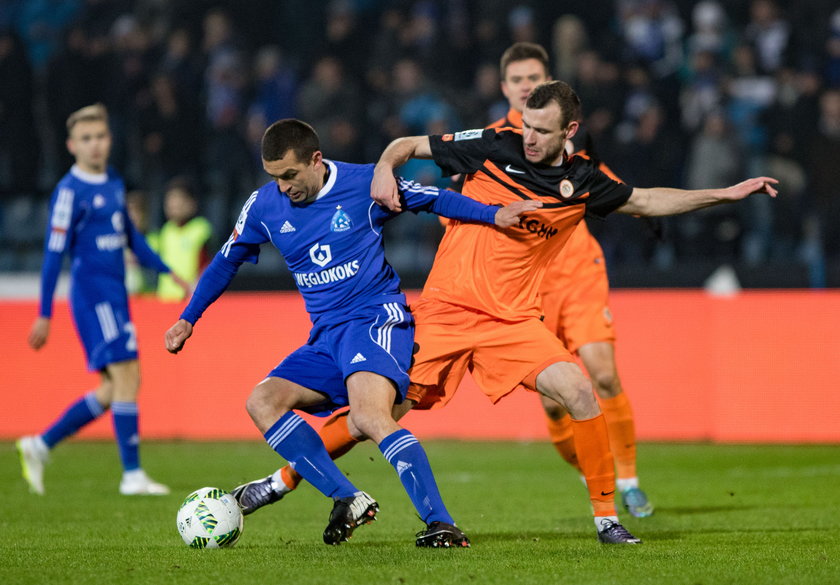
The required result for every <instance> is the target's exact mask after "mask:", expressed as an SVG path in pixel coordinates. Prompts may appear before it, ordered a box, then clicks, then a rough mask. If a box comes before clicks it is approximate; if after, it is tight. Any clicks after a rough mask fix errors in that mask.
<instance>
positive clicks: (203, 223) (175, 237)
mask: <svg viewBox="0 0 840 585" xmlns="http://www.w3.org/2000/svg"><path fill="white" fill-rule="evenodd" d="M163 214H164V216H166V222H165V223H164V224H163V227H161V228H160V231H157V232H154V233H152V234H149V238H148V239H149V245H150V246H151V247H152V249H153V250H155V251H156V252H157V253H158V254H160V257H161V258H162V259H163V261H164V262H166V264H167V265H169V267H170V268H172V273H173V274H177V275H178V276H180V277H181V278H183V279H184V280H185V281H186V282H188V283H190V285H191V286H192V285H195V282H196V281H197V280H198V275H199V274H201V271H202V270H203V269H204V268H205V267H206V266H207V264H208V262H209V261H210V258H209V253H208V251H207V244H208V242H209V241H210V236H211V235H212V233H213V228H212V227H211V226H210V222H209V221H207V219H206V218H204V217H201V216H199V215H198V201H197V200H196V196H195V191H194V189H193V187H192V185H191V184H190V182H189V181H188V180H187V179H185V178H175V179H173V180H172V181H170V182H169V184H168V185H167V187H166V193H165V195H164V197H163ZM186 294H187V293H185V292H184V290H183V289H182V288H181V287H180V286H178V285H177V283H175V281H174V280H173V279H172V276H171V275H169V274H162V275H161V276H160V278H158V285H157V297H158V298H159V299H160V300H162V301H173V302H174V301H181V300H183V299H184V298H185V297H186Z"/></svg>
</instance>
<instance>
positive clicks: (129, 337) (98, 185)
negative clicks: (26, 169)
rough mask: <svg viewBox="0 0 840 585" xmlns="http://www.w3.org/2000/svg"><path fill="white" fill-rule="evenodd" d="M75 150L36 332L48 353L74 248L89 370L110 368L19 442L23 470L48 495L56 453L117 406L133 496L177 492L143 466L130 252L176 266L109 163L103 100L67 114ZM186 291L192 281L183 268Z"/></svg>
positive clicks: (55, 215) (34, 342)
mask: <svg viewBox="0 0 840 585" xmlns="http://www.w3.org/2000/svg"><path fill="white" fill-rule="evenodd" d="M67 132H68V138H67V148H68V150H69V151H70V153H71V154H72V155H73V156H74V157H75V159H76V164H74V165H73V167H72V168H71V169H70V171H69V172H68V173H67V174H66V175H64V177H63V178H62V179H61V181H59V183H58V185H57V186H56V188H55V191H54V192H53V195H52V200H51V202H50V220H49V225H48V226H47V233H46V238H45V251H44V264H43V267H42V270H41V306H40V312H39V315H38V317H37V319H36V320H35V323H34V324H33V325H32V330H31V332H30V334H29V345H30V346H31V347H32V348H33V349H35V350H38V349H40V348H41V347H43V346H44V344H45V343H46V342H47V339H48V338H49V334H50V318H51V316H52V305H53V294H54V292H55V286H56V282H57V280H58V274H59V272H60V270H61V261H62V258H63V256H64V254H65V253H69V254H70V256H71V259H72V265H71V276H70V277H71V286H70V307H71V310H72V312H73V320H74V321H75V324H76V330H77V332H78V335H79V338H80V339H81V341H82V345H83V346H84V350H85V354H86V356H87V362H88V368H89V369H90V370H91V371H98V372H99V373H100V375H101V382H100V384H99V387H98V388H96V389H95V390H91V391H90V392H88V393H87V394H85V395H84V396H82V397H81V398H79V399H78V400H77V401H75V402H74V403H73V404H71V405H70V406H69V407H68V409H67V410H66V411H65V412H64V413H63V414H62V415H61V416H60V417H59V418H58V419H57V420H56V421H55V422H54V423H53V424H52V425H51V426H50V427H49V428H47V430H46V431H44V432H43V433H42V434H40V435H32V436H27V437H22V438H21V439H19V440H18V442H17V448H18V451H19V453H20V460H21V466H22V468H23V476H24V478H25V479H26V480H27V482H28V483H29V487H30V489H31V490H32V491H33V492H35V493H37V494H43V493H44V479H43V472H44V464H45V463H46V462H47V460H48V454H49V451H50V450H51V449H52V448H53V447H55V445H56V444H58V443H59V442H60V441H62V440H63V439H65V438H67V437H69V436H71V435H72V434H74V433H75V432H76V431H78V430H79V429H81V428H82V427H83V426H85V425H87V424H88V423H90V422H91V421H93V420H95V419H96V418H98V417H100V416H102V415H103V414H104V413H105V412H106V411H107V410H108V408H109V407H110V409H111V412H112V416H113V421H114V433H115V435H116V440H117V446H118V447H119V452H120V458H121V460H122V466H123V475H122V480H121V481H120V488H119V489H120V493H121V494H123V495H143V494H146V495H163V494H167V493H169V489H168V488H167V487H166V486H165V485H162V484H160V483H157V482H155V481H152V480H151V479H150V478H149V476H148V475H146V472H145V471H144V470H143V468H142V467H141V466H140V454H139V443H140V442H139V437H138V432H137V427H138V425H137V392H138V389H139V386H140V369H139V366H138V362H137V340H136V338H135V335H134V324H133V323H132V322H131V315H130V314H129V310H128V295H127V293H126V289H125V263H124V259H123V253H124V249H125V247H126V245H127V246H129V247H130V248H131V250H132V251H133V252H134V254H135V255H136V256H137V258H138V260H139V261H140V263H141V264H143V265H144V266H147V267H149V268H152V269H154V270H157V271H158V272H166V273H168V272H169V268H168V267H167V266H166V265H165V264H164V263H163V261H161V259H160V258H159V257H158V256H157V254H155V253H154V252H153V251H152V250H151V249H150V248H149V246H148V245H147V244H146V240H145V239H144V238H143V236H142V235H141V234H140V233H139V232H138V231H137V229H136V228H135V227H134V225H133V224H132V223H131V220H130V219H129V217H128V213H127V211H126V207H125V200H124V199H125V197H124V195H125V187H124V185H123V181H122V179H121V178H120V177H119V175H117V174H116V172H115V171H114V170H113V169H112V168H110V167H108V156H109V154H110V151H111V134H110V131H109V128H108V113H107V111H106V110H105V107H104V106H102V105H101V104H95V105H92V106H87V107H85V108H82V109H80V110H78V111H77V112H74V113H73V114H71V115H70V117H69V118H68V120H67ZM173 277H174V278H176V280H177V281H178V282H180V284H181V285H182V286H184V287H185V289H186V288H187V287H188V285H187V284H186V283H185V282H184V281H183V280H181V279H180V278H177V277H175V276H174V275H173Z"/></svg>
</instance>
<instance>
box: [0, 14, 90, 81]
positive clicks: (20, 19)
mask: <svg viewBox="0 0 840 585" xmlns="http://www.w3.org/2000/svg"><path fill="white" fill-rule="evenodd" d="M80 5H81V2H80V0H26V1H25V2H20V3H19V4H18V6H17V15H16V16H17V17H16V21H15V23H14V26H15V28H16V30H17V32H18V34H19V35H20V38H21V39H22V40H23V43H24V45H25V46H26V51H27V53H28V55H29V60H30V63H31V64H32V68H33V69H34V71H35V73H36V75H41V74H43V72H44V71H45V70H46V68H47V65H48V64H49V63H50V61H51V60H52V59H53V57H54V55H56V53H57V52H58V51H59V49H60V42H61V38H62V35H61V31H63V30H64V29H65V27H66V26H67V25H68V24H69V23H71V22H72V21H73V19H74V18H75V17H76V15H77V14H78V12H79V9H80ZM4 10H5V9H4Z"/></svg>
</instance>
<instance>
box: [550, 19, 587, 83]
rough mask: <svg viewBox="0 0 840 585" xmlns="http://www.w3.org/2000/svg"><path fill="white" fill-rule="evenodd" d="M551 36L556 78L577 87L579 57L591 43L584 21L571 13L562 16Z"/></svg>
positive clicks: (552, 60)
mask: <svg viewBox="0 0 840 585" xmlns="http://www.w3.org/2000/svg"><path fill="white" fill-rule="evenodd" d="M551 36H552V42H551V53H552V57H551V62H552V63H554V78H555V79H560V80H562V81H565V82H566V83H568V84H569V85H571V86H572V87H577V70H578V58H579V56H580V55H581V53H582V52H583V51H585V50H586V49H587V47H588V44H589V40H588V37H587V34H586V27H585V26H584V24H583V21H582V20H581V19H580V18H578V17H577V16H574V15H571V14H567V15H565V16H561V17H560V18H558V19H557V20H556V21H555V22H554V27H553V31H552V35H551Z"/></svg>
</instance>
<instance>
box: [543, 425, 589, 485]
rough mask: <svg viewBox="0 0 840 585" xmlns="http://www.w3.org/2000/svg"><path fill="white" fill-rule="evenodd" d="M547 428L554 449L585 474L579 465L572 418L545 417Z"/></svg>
mask: <svg viewBox="0 0 840 585" xmlns="http://www.w3.org/2000/svg"><path fill="white" fill-rule="evenodd" d="M545 422H546V426H547V427H548V434H549V435H550V436H551V442H552V443H553V444H554V448H555V449H557V452H558V453H560V457H562V458H563V459H565V460H566V462H567V463H568V464H569V465H571V466H572V467H574V468H575V469H577V470H578V471H579V472H581V473H583V472H582V471H581V469H580V464H579V463H578V458H577V452H576V451H575V439H574V437H573V434H574V432H573V430H572V417H570V416H569V415H568V414H564V415H563V416H562V418H560V419H558V420H554V419H552V418H551V417H548V416H546V417H545Z"/></svg>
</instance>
